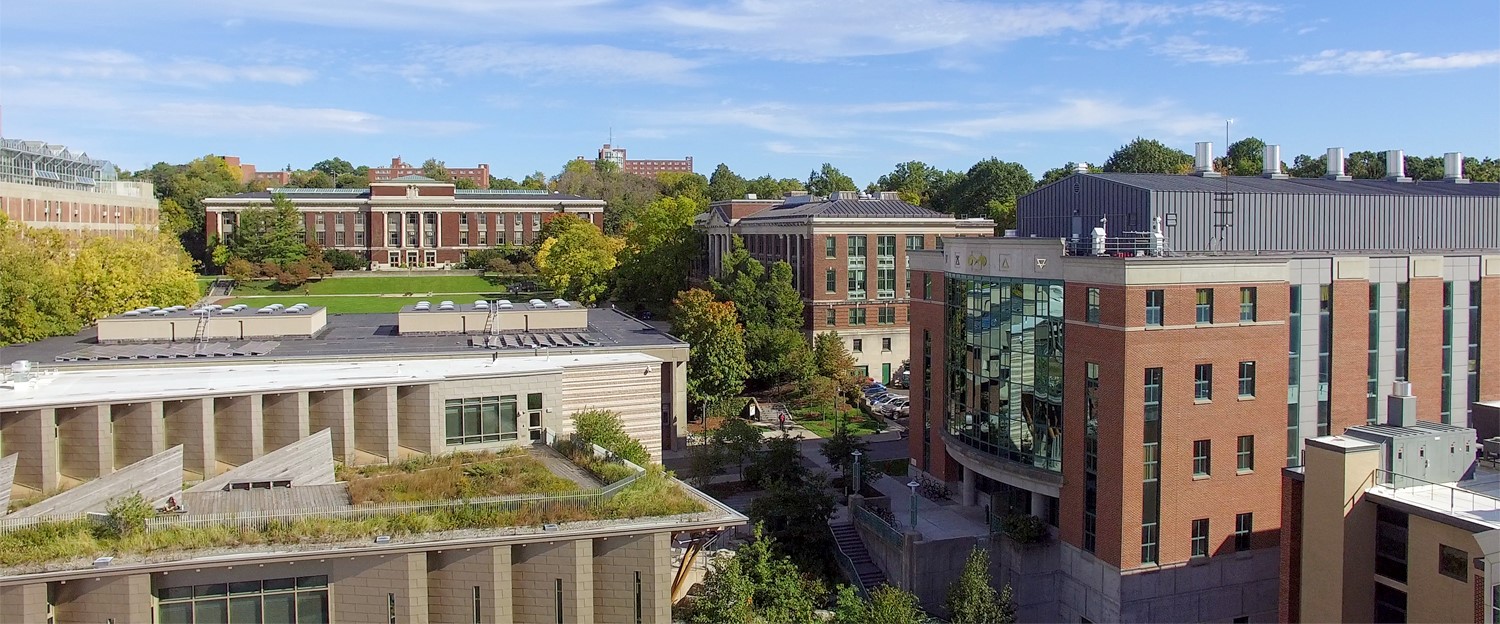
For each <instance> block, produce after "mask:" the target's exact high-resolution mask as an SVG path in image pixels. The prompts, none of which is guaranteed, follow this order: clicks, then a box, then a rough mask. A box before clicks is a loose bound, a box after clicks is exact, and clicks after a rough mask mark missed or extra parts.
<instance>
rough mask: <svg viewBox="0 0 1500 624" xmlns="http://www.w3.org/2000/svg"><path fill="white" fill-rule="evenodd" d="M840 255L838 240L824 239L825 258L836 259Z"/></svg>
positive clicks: (826, 237)
mask: <svg viewBox="0 0 1500 624" xmlns="http://www.w3.org/2000/svg"><path fill="white" fill-rule="evenodd" d="M838 255H839V246H838V240H837V239H835V238H834V237H832V236H824V237H823V257H824V258H834V257H837V256H838Z"/></svg>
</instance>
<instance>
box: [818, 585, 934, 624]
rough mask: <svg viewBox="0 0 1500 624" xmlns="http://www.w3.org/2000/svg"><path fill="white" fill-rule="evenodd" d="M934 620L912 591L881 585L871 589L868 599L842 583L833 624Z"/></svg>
mask: <svg viewBox="0 0 1500 624" xmlns="http://www.w3.org/2000/svg"><path fill="white" fill-rule="evenodd" d="M930 621H932V620H931V619H930V618H928V617H927V613H925V612H923V611H922V605H921V603H920V601H918V600H917V596H916V595H915V594H912V593H911V592H908V591H905V590H902V589H899V588H896V587H891V586H890V585H881V586H880V587H877V588H875V590H874V591H871V592H870V601H869V602H865V601H864V600H861V599H860V597H859V595H858V594H856V593H855V592H854V588H853V587H850V586H848V585H843V586H840V587H839V593H838V603H837V604H836V606H835V607H834V610H833V620H832V624H925V623H926V622H930Z"/></svg>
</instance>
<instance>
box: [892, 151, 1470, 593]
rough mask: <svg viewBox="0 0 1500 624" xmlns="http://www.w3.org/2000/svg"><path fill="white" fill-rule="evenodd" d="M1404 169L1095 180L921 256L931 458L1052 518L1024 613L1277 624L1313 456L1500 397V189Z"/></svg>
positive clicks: (918, 460) (1040, 194) (975, 486)
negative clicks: (1415, 414)
mask: <svg viewBox="0 0 1500 624" xmlns="http://www.w3.org/2000/svg"><path fill="white" fill-rule="evenodd" d="M1393 160H1394V162H1397V163H1399V162H1401V159H1400V158H1395V159H1393ZM1340 161H1341V159H1339V160H1338V161H1335V162H1340ZM1398 169H1399V167H1398ZM1394 173H1396V174H1398V175H1393V176H1392V179H1391V180H1386V181H1370V180H1353V181H1351V180H1348V179H1347V178H1346V177H1341V176H1340V175H1339V173H1338V172H1333V175H1331V177H1330V179H1326V180H1288V179H1282V178H1281V177H1278V176H1277V175H1276V174H1268V175H1267V176H1265V177H1261V178H1253V177H1252V178H1232V179H1230V180H1229V181H1228V182H1227V183H1226V181H1225V180H1223V179H1222V178H1219V179H1214V176H1213V175H1211V174H1201V175H1198V176H1166V175H1153V174H1075V175H1073V176H1070V177H1068V178H1065V179H1063V180H1061V181H1059V182H1056V183H1054V184H1052V185H1049V186H1048V187H1045V188H1043V189H1039V190H1038V191H1037V192H1035V193H1032V194H1030V195H1028V196H1026V197H1023V198H1022V199H1021V200H1020V201H1019V202H1018V215H1019V221H1020V224H1019V231H1018V233H1017V234H1018V235H1017V236H1015V237H1006V238H989V239H960V240H952V241H948V242H947V245H946V246H945V248H944V249H943V250H942V251H941V252H937V251H921V252H913V253H911V254H910V255H909V257H910V258H911V260H910V263H911V270H912V274H913V275H912V278H911V279H912V281H913V283H914V284H917V285H920V286H915V285H914V286H913V288H912V302H911V339H910V340H911V345H912V346H911V348H912V378H911V379H912V404H911V425H910V426H911V431H912V435H911V437H910V451H911V457H912V463H913V464H914V468H915V469H917V470H918V471H920V472H921V473H924V474H926V475H930V476H931V477H933V478H936V479H939V480H943V481H947V482H950V483H956V484H959V485H958V490H959V491H960V493H961V494H960V496H959V499H960V502H961V503H963V504H964V505H970V506H983V507H988V509H989V511H990V514H991V515H993V516H1000V517H1003V516H1006V515H1009V514H1029V515H1033V516H1036V517H1039V518H1041V519H1043V520H1044V521H1045V523H1046V524H1047V525H1049V526H1050V527H1051V528H1050V529H1049V531H1050V533H1051V534H1052V539H1051V540H1048V541H1047V542H1046V543H1045V545H1043V546H1038V547H1032V548H1031V549H1030V550H1028V551H1026V553H1027V554H1026V555H1025V556H1026V557H1028V558H1032V560H1031V561H1029V562H1028V563H1027V564H1023V565H1020V566H1019V567H1021V568H1024V569H1028V570H1033V571H1035V574H1028V575H1026V576H1025V577H1024V578H1018V579H1013V580H1012V583H1013V584H1016V585H1018V587H1017V591H1016V593H1017V595H1018V596H1032V597H1033V598H1032V599H1031V600H1032V604H1030V605H1029V612H1030V613H1033V614H1042V615H1044V616H1045V617H1046V619H1048V620H1051V621H1073V622H1076V621H1080V619H1082V620H1084V621H1231V620H1233V621H1271V620H1274V619H1275V618H1276V617H1277V611H1276V608H1277V601H1278V595H1279V591H1280V589H1279V577H1280V571H1279V568H1280V566H1281V565H1282V563H1281V561H1280V559H1279V551H1280V543H1281V535H1280V531H1281V526H1280V524H1281V506H1282V491H1281V488H1282V483H1281V476H1280V473H1281V469H1282V468H1283V467H1286V466H1297V465H1300V463H1301V454H1302V449H1303V444H1304V442H1305V441H1306V440H1308V439H1310V438H1315V437H1319V436H1324V435H1329V434H1338V433H1341V432H1343V431H1344V430H1345V429H1347V428H1348V427H1353V426H1358V425H1365V424H1366V423H1370V422H1383V421H1384V418H1385V415H1386V414H1385V411H1386V401H1385V399H1386V397H1385V396H1384V393H1383V390H1384V389H1388V388H1391V387H1392V383H1391V382H1393V381H1395V380H1398V379H1404V380H1408V381H1410V382H1411V383H1412V385H1413V388H1414V390H1415V394H1416V395H1417V397H1418V398H1419V400H1418V402H1417V404H1418V409H1419V410H1420V414H1419V418H1420V419H1421V420H1427V421H1433V422H1441V423H1453V424H1457V425H1467V424H1468V419H1469V417H1470V410H1471V406H1472V405H1473V404H1474V403H1477V402H1480V401H1492V400H1495V399H1500V229H1497V228H1494V227H1490V225H1493V223H1494V221H1495V220H1496V219H1500V187H1497V185H1495V184H1477V183H1476V184H1468V183H1466V181H1462V176H1461V173H1459V174H1458V175H1455V176H1452V177H1450V179H1449V180H1448V181H1445V182H1429V183H1422V184H1420V185H1419V184H1413V183H1411V182H1409V181H1403V178H1404V176H1402V175H1399V173H1400V172H1399V171H1396V172H1394ZM1376 209H1379V210H1380V211H1381V213H1380V214H1382V215H1383V216H1382V218H1381V220H1380V221H1378V222H1375V223H1373V224H1372V223H1370V222H1369V221H1364V222H1359V223H1354V222H1350V221H1348V220H1349V219H1352V218H1354V217H1353V216H1350V215H1357V214H1360V213H1361V212H1362V211H1373V210H1376ZM1480 223H1484V224H1489V225H1486V226H1485V227H1478V226H1477V224H1480ZM1095 227H1098V228H1099V229H1097V230H1095V229H1094V228H1095ZM1408 228H1410V229H1408ZM1414 232H1415V233H1418V235H1416V236H1413V233H1414ZM1370 548H1371V549H1373V548H1374V544H1370ZM1012 567H1016V566H1012ZM1057 587H1062V588H1064V589H1063V591H1055V590H1054V588H1057ZM1240 618H1245V619H1240Z"/></svg>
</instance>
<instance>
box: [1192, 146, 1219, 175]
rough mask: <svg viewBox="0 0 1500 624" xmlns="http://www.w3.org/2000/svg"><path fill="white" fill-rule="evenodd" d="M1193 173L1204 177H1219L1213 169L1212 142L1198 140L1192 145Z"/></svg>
mask: <svg viewBox="0 0 1500 624" xmlns="http://www.w3.org/2000/svg"><path fill="white" fill-rule="evenodd" d="M1193 175H1195V176H1199V177H1204V178H1217V177H1219V172H1217V171H1214V144H1213V143H1210V142H1208V141H1199V142H1197V143H1195V144H1194V145H1193Z"/></svg>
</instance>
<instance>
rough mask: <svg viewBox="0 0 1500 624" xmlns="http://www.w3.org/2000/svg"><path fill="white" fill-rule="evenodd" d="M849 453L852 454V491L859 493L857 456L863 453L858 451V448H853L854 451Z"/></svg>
mask: <svg viewBox="0 0 1500 624" xmlns="http://www.w3.org/2000/svg"><path fill="white" fill-rule="evenodd" d="M850 454H851V455H853V456H854V493H855V494H858V493H859V456H860V455H863V453H860V452H859V449H854V452H853V453H850Z"/></svg>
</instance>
